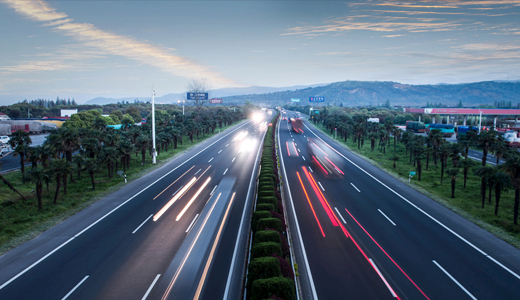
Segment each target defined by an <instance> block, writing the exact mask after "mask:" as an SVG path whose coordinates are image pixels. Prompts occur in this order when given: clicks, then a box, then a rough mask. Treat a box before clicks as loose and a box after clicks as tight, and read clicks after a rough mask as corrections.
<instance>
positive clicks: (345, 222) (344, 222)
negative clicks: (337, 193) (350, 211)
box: [334, 207, 347, 224]
mask: <svg viewBox="0 0 520 300" xmlns="http://www.w3.org/2000/svg"><path fill="white" fill-rule="evenodd" d="M334 209H335V210H336V212H337V213H338V215H339V217H340V218H341V221H343V224H347V221H345V219H343V216H342V215H341V214H340V213H339V210H338V208H337V207H334Z"/></svg>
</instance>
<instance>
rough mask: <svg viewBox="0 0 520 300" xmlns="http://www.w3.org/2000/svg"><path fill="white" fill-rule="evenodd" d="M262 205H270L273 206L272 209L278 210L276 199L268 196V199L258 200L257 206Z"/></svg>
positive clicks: (261, 198)
mask: <svg viewBox="0 0 520 300" xmlns="http://www.w3.org/2000/svg"><path fill="white" fill-rule="evenodd" d="M263 203H267V204H272V205H274V207H276V208H278V199H276V197H273V196H268V197H260V198H258V201H257V204H263Z"/></svg>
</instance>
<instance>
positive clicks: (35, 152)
mask: <svg viewBox="0 0 520 300" xmlns="http://www.w3.org/2000/svg"><path fill="white" fill-rule="evenodd" d="M41 154H42V146H36V147H31V146H29V147H27V153H26V155H27V159H28V160H29V161H30V162H31V170H34V169H36V168H37V167H38V162H40V161H41Z"/></svg>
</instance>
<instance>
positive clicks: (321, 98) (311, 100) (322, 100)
mask: <svg viewBox="0 0 520 300" xmlns="http://www.w3.org/2000/svg"><path fill="white" fill-rule="evenodd" d="M309 102H325V97H309Z"/></svg>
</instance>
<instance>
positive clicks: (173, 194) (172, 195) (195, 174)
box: [172, 170, 200, 196]
mask: <svg viewBox="0 0 520 300" xmlns="http://www.w3.org/2000/svg"><path fill="white" fill-rule="evenodd" d="M199 171H200V170H199ZM197 173H198V172H197ZM195 175H197V174H195ZM183 187H184V185H181V187H180V188H179V189H178V190H176V191H175V193H173V194H172V196H175V194H177V193H178V192H179V191H180V190H181V189H182V188H183Z"/></svg>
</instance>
